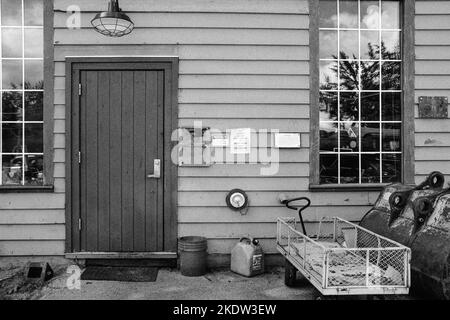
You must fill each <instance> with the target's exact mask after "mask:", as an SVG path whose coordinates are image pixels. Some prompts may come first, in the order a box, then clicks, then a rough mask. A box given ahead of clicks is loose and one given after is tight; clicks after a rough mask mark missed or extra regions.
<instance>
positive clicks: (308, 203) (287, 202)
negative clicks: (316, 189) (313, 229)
mask: <svg viewBox="0 0 450 320" xmlns="http://www.w3.org/2000/svg"><path fill="white" fill-rule="evenodd" d="M294 201H306V204H305V205H304V206H302V207H300V208H297V207H293V206H292V205H290V203H291V202H294ZM280 203H281V204H284V205H285V206H286V207H287V208H289V209H292V210H298V216H299V218H300V224H301V225H302V231H303V234H304V235H305V236H307V234H306V228H305V223H304V222H303V216H302V212H303V210H305V209H307V208H309V207H310V206H311V200H310V199H309V198H307V197H299V198H293V199H287V198H286V196H285V195H284V194H281V195H280Z"/></svg>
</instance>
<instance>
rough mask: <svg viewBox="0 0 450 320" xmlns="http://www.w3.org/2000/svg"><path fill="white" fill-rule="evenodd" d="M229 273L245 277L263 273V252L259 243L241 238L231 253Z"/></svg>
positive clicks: (251, 239)
mask: <svg viewBox="0 0 450 320" xmlns="http://www.w3.org/2000/svg"><path fill="white" fill-rule="evenodd" d="M231 271H233V272H235V273H238V274H241V275H243V276H246V277H253V276H256V275H258V274H261V273H263V272H264V252H263V249H262V247H261V245H260V244H259V241H258V240H256V239H253V238H247V237H243V238H241V239H240V240H239V243H238V244H237V245H236V246H235V247H234V248H233V250H232V251H231Z"/></svg>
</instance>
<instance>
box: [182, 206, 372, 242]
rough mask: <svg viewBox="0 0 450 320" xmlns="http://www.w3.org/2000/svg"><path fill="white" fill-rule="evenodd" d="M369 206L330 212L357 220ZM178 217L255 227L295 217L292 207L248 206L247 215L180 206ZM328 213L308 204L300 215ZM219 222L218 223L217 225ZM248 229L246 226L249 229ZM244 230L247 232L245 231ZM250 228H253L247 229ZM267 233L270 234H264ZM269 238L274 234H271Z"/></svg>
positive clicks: (314, 218)
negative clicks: (278, 219) (279, 219)
mask: <svg viewBox="0 0 450 320" xmlns="http://www.w3.org/2000/svg"><path fill="white" fill-rule="evenodd" d="M369 209H370V207H369V206H353V205H352V206H347V207H344V206H342V207H337V208H334V210H333V211H334V212H335V213H334V215H336V216H339V217H342V218H343V219H347V220H349V221H359V220H360V219H361V218H362V216H363V215H364V213H366V212H367V211H369ZM178 211H179V212H178V215H179V217H178V219H179V222H180V224H189V225H190V226H191V227H192V225H196V224H202V223H208V224H211V225H215V227H216V228H217V227H220V224H221V223H229V224H230V225H235V224H241V223H243V224H245V223H248V224H250V225H252V226H253V227H255V228H256V227H257V225H255V224H258V223H265V224H275V221H276V220H277V217H295V216H296V213H295V212H294V211H292V210H286V208H283V207H281V206H279V207H273V208H271V207H251V208H250V209H249V211H248V212H247V214H245V215H241V214H240V213H239V212H231V211H230V210H228V208H221V207H180V208H179V210H178ZM328 216H330V207H328V206H321V207H311V208H310V209H308V213H306V211H305V214H304V219H305V221H308V222H317V221H320V220H321V219H322V218H325V217H328ZM217 224H219V226H217ZM207 228H208V227H207ZM249 231H250V229H249ZM249 231H247V232H249ZM251 231H253V230H251ZM234 232H235V231H234V230H232V228H228V229H224V230H223V231H222V235H225V234H226V235H228V236H232V234H233V233H234ZM268 236H270V235H268ZM271 236H272V237H274V236H275V234H272V235H271Z"/></svg>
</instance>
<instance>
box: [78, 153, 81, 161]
mask: <svg viewBox="0 0 450 320" xmlns="http://www.w3.org/2000/svg"><path fill="white" fill-rule="evenodd" d="M78 163H81V151H78Z"/></svg>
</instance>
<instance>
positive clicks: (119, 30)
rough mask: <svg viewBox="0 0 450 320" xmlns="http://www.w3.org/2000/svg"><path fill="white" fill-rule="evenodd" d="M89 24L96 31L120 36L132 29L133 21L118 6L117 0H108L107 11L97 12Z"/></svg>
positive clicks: (111, 35)
mask: <svg viewBox="0 0 450 320" xmlns="http://www.w3.org/2000/svg"><path fill="white" fill-rule="evenodd" d="M91 24H92V26H93V27H94V28H95V30H96V31H97V32H99V33H101V34H103V35H105V36H109V37H122V36H125V35H127V34H129V33H131V31H133V29H134V23H133V21H131V19H130V17H128V16H127V15H126V14H125V13H123V12H122V9H120V8H119V1H118V0H110V2H109V5H108V11H104V12H100V13H97V14H96V15H95V17H94V19H92V21H91Z"/></svg>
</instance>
